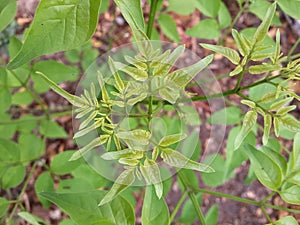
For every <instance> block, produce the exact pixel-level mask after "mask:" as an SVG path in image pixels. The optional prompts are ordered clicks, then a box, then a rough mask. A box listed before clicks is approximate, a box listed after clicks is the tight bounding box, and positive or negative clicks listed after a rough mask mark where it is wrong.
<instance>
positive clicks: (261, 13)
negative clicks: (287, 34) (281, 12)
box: [248, 0, 281, 26]
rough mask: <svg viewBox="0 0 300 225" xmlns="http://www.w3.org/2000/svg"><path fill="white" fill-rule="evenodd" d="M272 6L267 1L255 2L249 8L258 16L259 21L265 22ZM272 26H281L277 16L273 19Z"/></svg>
mask: <svg viewBox="0 0 300 225" xmlns="http://www.w3.org/2000/svg"><path fill="white" fill-rule="evenodd" d="M270 6H271V3H270V2H268V1H267V0H255V1H252V2H251V5H250V7H249V8H248V10H249V11H250V12H251V13H253V14H254V15H256V16H257V17H258V18H259V19H261V20H263V19H264V17H265V15H266V13H267V10H268V8H269V7H270ZM271 24H274V25H279V26H280V25H281V23H280V20H279V18H278V17H277V15H276V14H275V16H274V17H273V19H272V22H271Z"/></svg>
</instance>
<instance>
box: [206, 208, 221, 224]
mask: <svg viewBox="0 0 300 225" xmlns="http://www.w3.org/2000/svg"><path fill="white" fill-rule="evenodd" d="M218 217H219V206H218V205H213V206H212V207H210V208H209V210H208V212H207V213H206V215H205V221H206V224H209V225H216V224H217V223H218Z"/></svg>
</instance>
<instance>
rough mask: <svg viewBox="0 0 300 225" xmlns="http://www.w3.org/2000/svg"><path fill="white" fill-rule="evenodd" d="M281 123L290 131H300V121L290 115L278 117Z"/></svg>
mask: <svg viewBox="0 0 300 225" xmlns="http://www.w3.org/2000/svg"><path fill="white" fill-rule="evenodd" d="M280 122H281V124H282V125H283V126H284V127H285V128H287V129H288V130H290V131H294V132H300V122H299V121H298V120H296V119H295V118H294V117H293V116H291V115H286V116H283V117H281V118H280Z"/></svg>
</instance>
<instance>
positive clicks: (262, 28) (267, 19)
mask: <svg viewBox="0 0 300 225" xmlns="http://www.w3.org/2000/svg"><path fill="white" fill-rule="evenodd" d="M275 11H276V3H273V4H272V5H271V6H270V7H269V9H268V10H267V12H266V14H265V16H264V19H263V20H262V23H261V24H260V25H259V27H258V28H257V30H256V32H255V34H254V40H255V42H260V41H262V40H263V39H264V38H265V36H266V35H267V32H268V30H269V27H270V25H271V22H272V19H273V16H274V14H275Z"/></svg>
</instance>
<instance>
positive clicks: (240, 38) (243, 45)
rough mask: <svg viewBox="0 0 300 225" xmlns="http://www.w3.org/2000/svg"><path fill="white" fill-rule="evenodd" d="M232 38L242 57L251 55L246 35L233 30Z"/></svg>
mask: <svg viewBox="0 0 300 225" xmlns="http://www.w3.org/2000/svg"><path fill="white" fill-rule="evenodd" d="M232 36H233V38H234V41H235V43H236V46H237V48H238V50H239V52H240V53H241V55H242V56H245V55H248V54H249V53H250V48H251V46H249V44H248V42H247V41H246V38H245V37H244V35H243V34H241V33H239V32H238V31H237V30H235V29H233V30H232Z"/></svg>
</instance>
